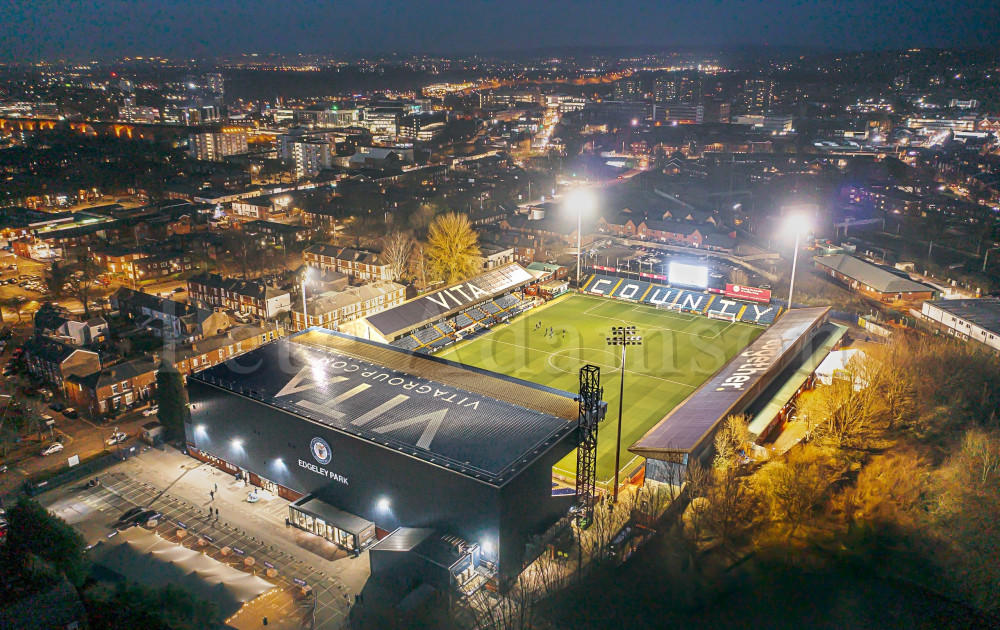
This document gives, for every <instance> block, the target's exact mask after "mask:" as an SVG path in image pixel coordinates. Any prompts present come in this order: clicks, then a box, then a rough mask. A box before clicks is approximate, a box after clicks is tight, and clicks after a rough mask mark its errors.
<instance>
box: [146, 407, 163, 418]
mask: <svg viewBox="0 0 1000 630" xmlns="http://www.w3.org/2000/svg"><path fill="white" fill-rule="evenodd" d="M159 410H160V406H159V405H153V406H152V407H150V408H149V409H143V410H142V415H143V416H145V417H147V418H148V417H149V416H151V415H153V414H155V413H156V412H157V411H159Z"/></svg>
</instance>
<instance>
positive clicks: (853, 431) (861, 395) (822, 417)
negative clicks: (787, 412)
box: [799, 357, 885, 448]
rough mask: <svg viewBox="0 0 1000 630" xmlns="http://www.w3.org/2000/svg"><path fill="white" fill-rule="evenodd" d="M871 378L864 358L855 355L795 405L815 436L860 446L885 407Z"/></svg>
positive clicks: (871, 434)
mask: <svg viewBox="0 0 1000 630" xmlns="http://www.w3.org/2000/svg"><path fill="white" fill-rule="evenodd" d="M873 378H875V376H874V375H873V374H872V372H871V370H870V369H869V368H868V364H867V363H866V362H865V360H864V359H858V357H855V358H853V359H851V361H849V362H848V365H847V366H846V369H845V370H844V372H843V373H842V374H839V375H838V376H837V377H835V378H834V379H833V382H832V383H831V384H830V385H824V386H822V387H818V388H816V390H815V391H814V392H813V393H812V394H811V395H810V396H809V397H808V398H806V399H805V400H804V401H803V402H802V403H801V404H800V405H799V410H800V413H803V414H805V416H806V417H808V418H809V421H810V423H811V424H812V426H813V429H812V435H813V436H815V437H816V439H817V440H819V441H820V442H822V443H824V444H829V445H830V446H833V447H835V448H844V447H849V448H860V447H864V446H866V445H867V444H868V443H869V442H870V441H871V440H872V439H873V437H874V436H875V434H876V429H877V423H878V422H879V421H880V419H881V418H883V417H884V409H885V400H884V399H883V397H882V396H881V395H880V392H879V390H878V388H877V387H873V386H871V385H872V383H871V379H873Z"/></svg>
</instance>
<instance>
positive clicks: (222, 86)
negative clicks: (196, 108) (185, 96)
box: [205, 72, 226, 98]
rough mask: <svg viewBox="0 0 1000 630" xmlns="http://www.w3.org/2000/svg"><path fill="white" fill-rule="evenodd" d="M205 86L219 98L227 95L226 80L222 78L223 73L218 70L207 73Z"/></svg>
mask: <svg viewBox="0 0 1000 630" xmlns="http://www.w3.org/2000/svg"><path fill="white" fill-rule="evenodd" d="M205 87H207V88H208V89H209V91H211V92H212V94H215V95H216V96H218V97H219V98H222V97H223V96H225V93H226V82H225V80H224V79H223V78H222V74H220V73H218V72H210V73H208V74H206V75H205Z"/></svg>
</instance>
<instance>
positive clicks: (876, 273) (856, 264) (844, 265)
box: [813, 254, 934, 293]
mask: <svg viewBox="0 0 1000 630" xmlns="http://www.w3.org/2000/svg"><path fill="white" fill-rule="evenodd" d="M813 261H814V262H815V263H816V264H817V265H819V266H821V267H826V268H827V269H832V270H833V271H836V272H838V273H841V274H843V275H845V276H847V277H848V278H851V279H852V280H857V281H858V282H860V283H862V284H864V285H865V286H868V287H871V288H872V289H874V290H875V291H878V292H879V293H930V292H933V291H934V288H933V287H929V286H927V285H926V284H921V283H919V282H914V281H913V280H910V278H909V276H907V275H906V273H905V272H901V271H899V270H897V269H890V268H887V267H884V266H882V265H873V264H872V263H870V262H867V261H864V260H861V259H860V258H855V257H854V256H848V255H847V254H834V255H833V256H816V257H814V258H813Z"/></svg>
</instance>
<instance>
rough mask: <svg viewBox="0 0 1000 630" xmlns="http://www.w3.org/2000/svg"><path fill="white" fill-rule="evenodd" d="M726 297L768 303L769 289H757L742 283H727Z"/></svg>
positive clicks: (769, 299) (769, 298) (769, 297)
mask: <svg viewBox="0 0 1000 630" xmlns="http://www.w3.org/2000/svg"><path fill="white" fill-rule="evenodd" d="M726 297H731V298H736V299H738V300H748V301H750V302H762V303H765V304H766V303H768V302H770V301H771V291H770V290H768V289H758V288H756V287H748V286H745V285H742V284H727V285H726Z"/></svg>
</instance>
